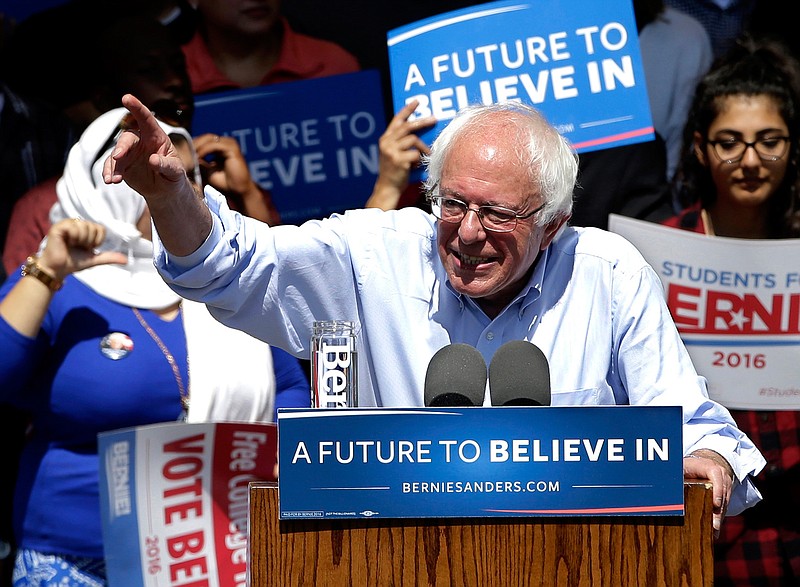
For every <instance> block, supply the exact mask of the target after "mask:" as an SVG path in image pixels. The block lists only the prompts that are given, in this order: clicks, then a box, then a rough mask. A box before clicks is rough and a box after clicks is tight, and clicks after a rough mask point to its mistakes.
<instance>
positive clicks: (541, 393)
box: [489, 340, 550, 406]
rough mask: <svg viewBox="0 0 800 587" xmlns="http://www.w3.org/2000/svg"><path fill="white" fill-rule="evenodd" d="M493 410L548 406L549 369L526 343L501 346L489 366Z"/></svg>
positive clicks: (541, 357)
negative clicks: (502, 407) (503, 407)
mask: <svg viewBox="0 0 800 587" xmlns="http://www.w3.org/2000/svg"><path fill="white" fill-rule="evenodd" d="M489 395H490V397H491V398H492V405H493V406H549V405H550V366H549V365H548V363H547V357H545V356H544V353H543V352H542V351H541V349H540V348H539V347H537V346H536V345H535V344H533V343H532V342H528V341H527V340H512V341H510V342H507V343H505V344H504V345H503V346H501V347H500V348H499V349H497V352H496V353H495V354H494V356H493V357H492V362H491V364H490V365H489Z"/></svg>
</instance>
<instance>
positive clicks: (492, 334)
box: [486, 332, 494, 340]
mask: <svg viewBox="0 0 800 587" xmlns="http://www.w3.org/2000/svg"><path fill="white" fill-rule="evenodd" d="M486 340H494V332H487V333H486Z"/></svg>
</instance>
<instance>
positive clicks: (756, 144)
mask: <svg viewBox="0 0 800 587" xmlns="http://www.w3.org/2000/svg"><path fill="white" fill-rule="evenodd" d="M707 142H708V144H709V145H711V146H712V147H714V153H715V154H716V155H717V157H718V158H719V160H720V161H722V162H723V163H728V164H733V163H738V162H739V161H741V160H742V158H743V157H744V154H745V153H746V152H747V149H749V148H750V147H753V150H755V152H756V155H758V157H759V158H760V159H761V160H762V161H764V162H765V163H767V162H770V161H778V160H779V159H781V158H783V156H784V155H786V151H787V150H788V149H789V142H790V138H789V137H767V138H763V139H757V140H755V141H753V142H752V143H748V142H747V141H743V140H741V139H724V140H722V141H712V140H711V139H707Z"/></svg>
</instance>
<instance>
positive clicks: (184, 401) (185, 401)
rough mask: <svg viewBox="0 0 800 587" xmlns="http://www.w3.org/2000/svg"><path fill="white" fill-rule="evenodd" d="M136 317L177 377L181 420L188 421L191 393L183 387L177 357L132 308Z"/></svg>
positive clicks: (137, 311) (135, 309) (173, 374)
mask: <svg viewBox="0 0 800 587" xmlns="http://www.w3.org/2000/svg"><path fill="white" fill-rule="evenodd" d="M132 310H133V314H134V316H136V319H137V320H138V321H139V324H141V325H142V328H144V329H145V332H147V334H149V335H150V338H152V339H153V342H155V343H156V345H157V346H158V348H159V350H161V353H162V354H163V355H164V358H165V359H166V360H167V363H169V366H170V367H172V376H173V377H175V383H177V384H178V392H179V393H180V395H181V409H182V412H181V420H184V421H185V420H186V418H187V416H188V414H189V393H188V392H187V391H186V387H184V385H183V377H181V371H180V369H179V368H178V362H177V361H176V360H175V357H173V356H172V353H171V352H170V350H169V349H168V348H167V345H165V344H164V342H163V341H162V340H161V338H160V337H159V336H158V334H156V331H155V330H153V329H152V328H151V326H150V325H149V324H148V323H147V321H146V320H145V319H144V316H142V314H141V313H140V312H139V310H138V309H137V308H132Z"/></svg>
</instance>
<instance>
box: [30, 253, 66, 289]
mask: <svg viewBox="0 0 800 587" xmlns="http://www.w3.org/2000/svg"><path fill="white" fill-rule="evenodd" d="M26 275H30V276H31V277H35V278H36V279H38V280H39V281H41V282H42V283H43V284H45V285H46V286H47V287H48V289H49V290H50V291H58V290H60V289H61V286H62V285H64V282H63V281H61V280H59V279H56V278H55V277H53V276H52V275H50V274H49V273H48V272H47V271H45V270H44V269H42V268H41V267H39V263H37V259H36V257H28V258H27V259H26V260H25V264H24V265H23V266H22V277H25V276H26Z"/></svg>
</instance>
